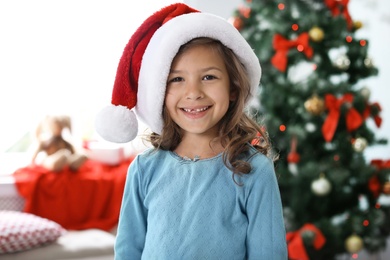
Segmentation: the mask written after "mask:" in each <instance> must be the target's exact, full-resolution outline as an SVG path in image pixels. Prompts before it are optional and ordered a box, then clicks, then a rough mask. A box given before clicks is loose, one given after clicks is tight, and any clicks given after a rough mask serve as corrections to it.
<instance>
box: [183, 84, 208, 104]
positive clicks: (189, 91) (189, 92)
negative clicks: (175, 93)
mask: <svg viewBox="0 0 390 260" xmlns="http://www.w3.org/2000/svg"><path fill="white" fill-rule="evenodd" d="M185 96H186V98H187V99H193V100H197V99H200V98H203V97H204V95H203V92H202V88H201V83H199V82H196V81H187V85H186V93H185Z"/></svg>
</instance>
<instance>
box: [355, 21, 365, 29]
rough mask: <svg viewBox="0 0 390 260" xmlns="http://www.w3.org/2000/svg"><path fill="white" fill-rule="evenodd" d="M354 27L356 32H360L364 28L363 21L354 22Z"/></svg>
mask: <svg viewBox="0 0 390 260" xmlns="http://www.w3.org/2000/svg"><path fill="white" fill-rule="evenodd" d="M353 27H354V28H355V30H359V29H360V28H362V27H363V23H362V22H361V21H354V22H353Z"/></svg>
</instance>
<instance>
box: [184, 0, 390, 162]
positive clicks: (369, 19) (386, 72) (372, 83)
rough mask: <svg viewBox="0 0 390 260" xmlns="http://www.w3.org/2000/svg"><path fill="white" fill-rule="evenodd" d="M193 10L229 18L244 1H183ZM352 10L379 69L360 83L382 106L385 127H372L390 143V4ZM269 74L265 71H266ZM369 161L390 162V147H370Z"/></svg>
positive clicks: (371, 1)
mask: <svg viewBox="0 0 390 260" xmlns="http://www.w3.org/2000/svg"><path fill="white" fill-rule="evenodd" d="M183 2H184V3H187V4H189V5H191V6H193V7H194V8H197V9H199V10H201V11H203V12H209V13H214V14H216V15H219V16H222V17H224V18H226V19H228V18H229V17H230V16H231V15H232V12H233V11H234V9H236V8H237V7H238V6H239V5H240V4H242V3H244V2H245V1H244V0H229V1H226V0H213V1H204V0H184V1H183ZM349 11H350V14H351V16H352V19H354V20H359V21H361V22H363V28H362V29H360V30H359V31H358V32H357V37H359V38H365V39H368V40H369V43H370V49H369V53H370V55H371V58H372V59H373V61H374V63H375V65H376V66H377V67H378V69H379V75H378V76H376V77H373V78H371V79H368V80H365V81H364V82H363V81H362V82H359V84H361V85H362V86H367V87H368V88H369V89H370V90H371V99H370V100H371V102H379V103H380V104H381V106H382V109H383V111H382V113H381V115H382V119H383V122H382V126H381V128H379V129H378V128H377V127H376V126H375V125H374V123H373V121H372V120H371V119H368V124H369V126H370V127H371V128H372V129H373V130H374V133H375V136H377V137H383V138H387V139H388V140H389V142H390V50H389V46H390V36H389V33H390V1H388V0H351V1H350V2H349ZM265 73H266V72H265ZM365 153H366V158H367V160H371V159H390V145H389V144H388V145H386V146H382V145H381V146H375V147H369V148H367V149H366V151H365Z"/></svg>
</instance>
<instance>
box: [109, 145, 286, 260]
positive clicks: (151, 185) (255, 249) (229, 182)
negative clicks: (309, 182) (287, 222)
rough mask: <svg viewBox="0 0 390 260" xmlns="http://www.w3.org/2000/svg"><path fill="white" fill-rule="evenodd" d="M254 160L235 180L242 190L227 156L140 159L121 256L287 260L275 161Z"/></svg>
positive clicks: (126, 201)
mask: <svg viewBox="0 0 390 260" xmlns="http://www.w3.org/2000/svg"><path fill="white" fill-rule="evenodd" d="M254 151H255V150H254V148H253V147H251V150H250V153H254ZM248 158H249V157H248ZM249 161H250V163H251V165H252V171H251V173H250V174H245V175H243V176H242V177H240V176H235V179H236V181H237V182H238V183H240V184H242V185H237V184H236V183H235V182H234V181H233V179H232V172H231V171H230V170H229V169H228V168H227V167H226V166H225V165H224V164H223V160H222V154H220V155H218V156H216V157H213V158H209V159H202V160H189V159H184V158H181V157H179V156H178V155H177V154H175V153H173V152H170V151H162V150H157V151H154V150H148V151H145V152H144V153H142V154H140V155H138V156H137V157H136V159H135V160H134V161H133V162H132V163H131V165H130V167H129V172H128V175H127V180H126V185H125V192H124V195H123V200H122V208H121V212H120V218H119V224H118V234H117V239H116V243H115V259H116V260H123V259H131V260H136V259H147V260H151V259H159V260H160V259H161V260H176V259H178V260H187V259H191V260H192V259H194V260H199V259H209V260H217V259H224V260H226V259H227V260H235V259H240V260H241V259H250V260H252V259H264V260H279V259H280V260H285V259H287V249H286V234H285V227H284V221H283V215H282V205H281V199H280V193H279V189H278V185H277V181H276V176H275V172H274V167H273V163H272V162H271V161H270V160H269V159H268V158H267V157H265V156H264V155H262V154H256V155H255V156H253V157H251V158H249Z"/></svg>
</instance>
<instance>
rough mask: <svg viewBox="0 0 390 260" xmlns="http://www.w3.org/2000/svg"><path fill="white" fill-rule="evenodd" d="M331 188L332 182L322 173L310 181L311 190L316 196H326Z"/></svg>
mask: <svg viewBox="0 0 390 260" xmlns="http://www.w3.org/2000/svg"><path fill="white" fill-rule="evenodd" d="M331 190H332V184H331V183H330V182H329V180H328V179H327V178H326V177H325V175H324V174H323V173H322V174H321V175H320V177H319V178H318V179H316V180H314V181H313V182H312V183H311V191H312V192H313V193H314V194H315V195H317V196H320V197H322V196H326V195H328V194H329V192H330V191H331Z"/></svg>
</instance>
